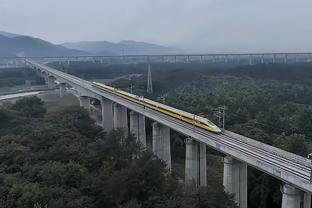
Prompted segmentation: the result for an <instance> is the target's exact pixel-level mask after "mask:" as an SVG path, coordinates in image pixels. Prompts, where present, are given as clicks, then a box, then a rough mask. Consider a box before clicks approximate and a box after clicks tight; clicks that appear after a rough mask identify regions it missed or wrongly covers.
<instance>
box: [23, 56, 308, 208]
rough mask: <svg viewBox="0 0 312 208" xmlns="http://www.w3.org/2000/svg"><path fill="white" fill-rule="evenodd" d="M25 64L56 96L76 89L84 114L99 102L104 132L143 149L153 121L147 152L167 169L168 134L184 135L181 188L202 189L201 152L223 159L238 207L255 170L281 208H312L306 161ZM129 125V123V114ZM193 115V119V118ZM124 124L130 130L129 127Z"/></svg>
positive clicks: (227, 185) (242, 204)
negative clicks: (127, 136) (270, 181)
mask: <svg viewBox="0 0 312 208" xmlns="http://www.w3.org/2000/svg"><path fill="white" fill-rule="evenodd" d="M26 64H27V65H28V66H29V67H31V68H32V69H34V70H36V71H37V72H38V73H39V74H40V75H41V76H43V77H44V78H45V79H46V80H47V82H48V85H49V86H55V84H58V85H59V89H60V96H64V94H65V92H66V89H67V88H66V86H70V87H71V88H74V89H75V90H76V91H77V94H78V96H79V100H80V105H81V106H82V107H83V108H85V109H87V110H89V109H90V99H97V100H99V101H100V103H101V105H100V106H101V110H100V112H101V117H102V119H101V120H102V121H101V125H102V127H103V128H104V129H105V130H106V131H109V130H111V129H114V128H124V129H127V130H128V129H129V131H130V132H131V133H133V134H134V135H135V136H136V138H137V140H138V141H140V142H141V143H142V145H143V146H145V147H146V135H145V118H146V117H147V118H150V119H152V120H153V121H155V122H154V123H153V125H152V128H153V138H152V139H153V142H152V151H153V152H154V154H155V155H157V156H158V157H159V158H160V159H162V160H163V161H165V162H166V164H167V167H168V169H171V154H170V131H171V130H174V131H177V132H180V133H181V134H183V135H186V136H187V139H186V140H185V143H186V153H185V154H186V159H185V185H186V186H190V187H196V186H206V184H207V172H206V148H207V147H209V148H213V149H215V150H217V151H219V152H221V153H223V154H224V155H226V156H225V157H224V175H223V185H224V187H225V190H226V191H227V192H229V193H232V194H234V196H235V200H236V202H237V204H238V205H239V207H240V208H247V167H248V166H250V167H253V168H256V169H258V170H260V171H262V172H265V173H267V174H269V175H271V176H273V177H275V178H277V179H279V180H281V181H283V182H284V185H283V186H282V187H281V192H282V194H283V197H282V208H301V207H304V208H311V193H312V183H311V167H312V165H311V161H310V160H309V159H307V158H304V157H300V156H298V155H295V154H292V153H289V152H286V151H283V150H281V149H278V148H275V147H272V146H269V145H266V144H264V143H261V142H258V141H255V140H253V139H250V138H247V137H244V136H241V135H238V134H235V133H233V132H229V131H226V130H224V131H223V132H222V133H221V134H214V133H211V132H209V131H206V130H203V129H200V128H197V127H196V126H194V125H191V124H188V123H185V122H183V121H180V120H178V119H175V118H172V117H170V116H168V115H165V114H162V113H160V112H157V111H154V110H152V109H148V108H144V107H143V106H141V105H138V104H136V103H133V102H130V101H128V100H125V99H124V98H122V97H119V96H117V95H114V94H111V93H108V92H104V91H101V90H99V89H97V88H94V87H92V85H91V83H90V82H89V81H86V80H83V79H80V78H78V77H75V76H72V75H69V74H66V73H64V72H61V71H58V70H56V69H53V68H50V67H48V66H46V65H43V64H39V63H37V62H34V61H30V60H26ZM128 112H129V114H130V115H129V118H130V122H128V120H127V119H128V115H127V113H128ZM194 116H195V115H194ZM128 123H130V126H129V127H128Z"/></svg>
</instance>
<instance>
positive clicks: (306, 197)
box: [303, 193, 311, 208]
mask: <svg viewBox="0 0 312 208" xmlns="http://www.w3.org/2000/svg"><path fill="white" fill-rule="evenodd" d="M303 208H311V193H304V194H303Z"/></svg>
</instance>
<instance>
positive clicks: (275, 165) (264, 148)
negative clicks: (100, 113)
mask: <svg viewBox="0 0 312 208" xmlns="http://www.w3.org/2000/svg"><path fill="white" fill-rule="evenodd" d="M28 63H29V64H30V65H31V66H35V67H37V68H40V70H42V71H45V72H46V73H49V74H50V75H52V76H54V77H55V78H56V79H58V80H59V81H60V82H66V83H68V84H70V85H71V86H73V87H74V88H77V90H78V91H80V94H81V95H85V96H91V97H95V98H98V99H100V98H101V97H105V98H107V99H110V100H112V101H114V102H116V103H119V104H121V105H123V106H126V107H127V108H129V109H131V110H133V111H136V112H138V113H140V114H143V115H145V116H146V117H149V118H151V119H153V120H155V121H157V122H159V123H162V124H164V125H166V126H168V127H170V128H171V129H173V130H176V131H178V132H180V133H182V134H184V135H186V136H189V137H192V138H194V139H195V140H197V141H199V142H203V143H205V144H207V145H208V146H210V147H212V148H214V149H216V150H217V151H219V152H222V153H224V154H227V155H230V156H232V157H234V158H236V159H238V160H240V161H242V162H246V163H247V164H248V165H249V166H252V167H254V168H256V169H258V170H260V171H263V172H266V173H268V174H270V175H272V176H273V177H276V178H278V179H280V180H282V181H284V182H286V183H289V184H292V185H293V186H296V187H297V188H299V189H301V190H303V191H307V192H312V184H311V183H310V174H311V161H310V160H308V159H307V158H304V157H301V156H298V155H295V154H292V153H289V152H286V151H283V150H281V149H278V148H275V147H272V146H269V145H266V144H264V143H261V142H258V141H255V140H253V139H250V138H247V137H244V136H241V135H238V134H235V133H233V132H230V131H224V132H223V133H222V134H214V133H212V132H209V131H206V130H203V129H200V128H197V127H195V126H194V125H191V124H188V123H185V122H183V121H180V120H178V119H175V118H172V117H170V116H167V115H164V114H162V113H160V112H157V111H154V110H152V109H147V108H144V107H143V106H141V105H138V104H135V103H132V102H130V101H128V100H125V99H123V98H121V97H119V96H116V95H113V94H111V93H108V92H104V91H101V90H99V89H97V88H94V87H92V85H91V82H89V81H86V80H83V79H80V78H78V77H75V76H73V75H69V74H66V73H64V72H61V71H58V70H56V69H53V68H50V67H47V66H45V65H42V64H38V63H34V62H30V61H28Z"/></svg>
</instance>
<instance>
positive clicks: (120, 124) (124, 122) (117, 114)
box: [114, 103, 128, 133]
mask: <svg viewBox="0 0 312 208" xmlns="http://www.w3.org/2000/svg"><path fill="white" fill-rule="evenodd" d="M114 128H115V129H119V128H122V129H124V130H125V133H128V116H127V108H126V107H124V106H122V105H119V104H117V103H115V104H114Z"/></svg>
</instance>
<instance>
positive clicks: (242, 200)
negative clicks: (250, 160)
mask: <svg viewBox="0 0 312 208" xmlns="http://www.w3.org/2000/svg"><path fill="white" fill-rule="evenodd" d="M223 186H224V189H225V191H226V192H228V193H230V194H234V197H235V201H236V203H237V204H238V205H239V207H240V208H247V164H246V163H243V162H240V161H238V160H235V159H234V158H232V157H230V156H226V157H225V158H224V172H223Z"/></svg>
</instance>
